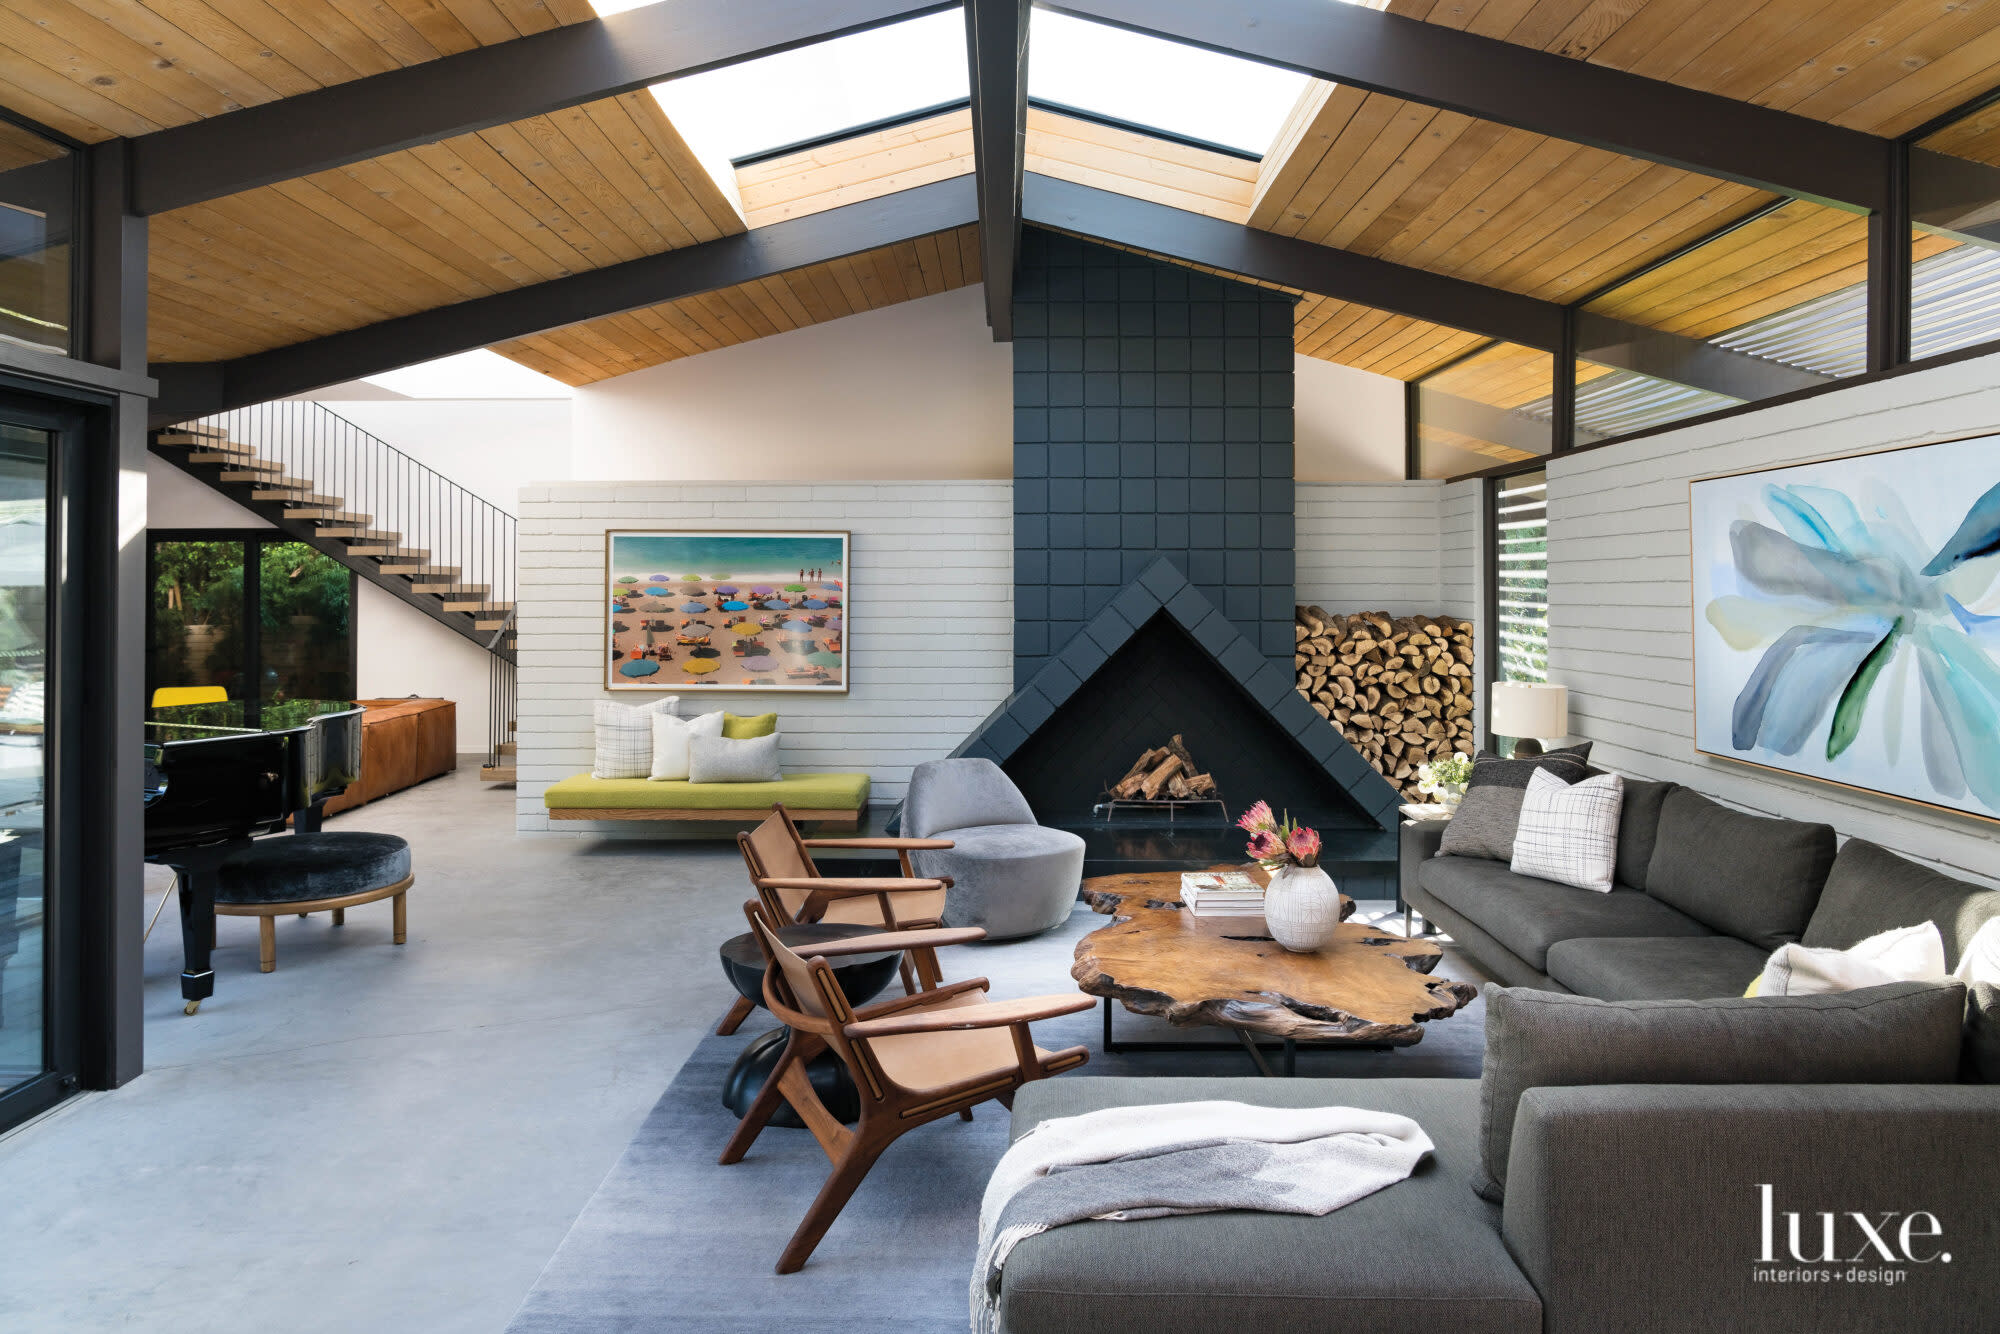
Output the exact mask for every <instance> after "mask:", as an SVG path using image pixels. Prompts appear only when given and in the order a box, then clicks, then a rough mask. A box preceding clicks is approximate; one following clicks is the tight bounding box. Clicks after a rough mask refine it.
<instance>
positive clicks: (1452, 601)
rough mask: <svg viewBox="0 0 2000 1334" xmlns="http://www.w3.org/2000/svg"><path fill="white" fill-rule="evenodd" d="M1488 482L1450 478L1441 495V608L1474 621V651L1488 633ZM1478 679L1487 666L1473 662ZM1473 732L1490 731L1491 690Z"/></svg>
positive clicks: (1482, 696)
mask: <svg viewBox="0 0 2000 1334" xmlns="http://www.w3.org/2000/svg"><path fill="white" fill-rule="evenodd" d="M1485 494H1486V493H1485V483H1483V482H1451V483H1449V484H1447V485H1446V486H1445V487H1444V489H1443V490H1442V492H1441V493H1440V495H1439V510H1440V518H1439V546H1438V610H1439V611H1441V612H1443V613H1444V614H1445V615H1446V616H1456V617H1458V618H1459V619H1460V620H1462V621H1471V622H1472V642H1473V645H1474V650H1473V651H1474V652H1475V653H1477V654H1484V653H1485V651H1486V636H1487V635H1489V634H1492V633H1493V632H1494V629H1495V627H1493V626H1490V625H1488V624H1487V623H1486V578H1487V575H1486V566H1487V563H1488V560H1489V553H1488V551H1487V549H1486V541H1485V537H1484V534H1483V532H1482V530H1483V528H1484V526H1485V523H1484V511H1485V507H1486V502H1485ZM1472 670H1473V675H1474V677H1475V679H1476V678H1477V677H1478V675H1479V673H1480V672H1481V671H1482V670H1483V668H1481V667H1480V666H1479V664H1478V662H1477V661H1475V662H1474V664H1473V669H1472ZM1472 734H1473V736H1475V737H1478V738H1481V739H1482V740H1483V739H1484V737H1485V735H1486V692H1485V691H1483V690H1482V691H1480V692H1478V696H1477V698H1476V700H1475V702H1474V704H1473V707H1472Z"/></svg>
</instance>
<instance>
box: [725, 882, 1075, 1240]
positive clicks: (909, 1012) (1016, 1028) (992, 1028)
mask: <svg viewBox="0 0 2000 1334" xmlns="http://www.w3.org/2000/svg"><path fill="white" fill-rule="evenodd" d="M750 919H751V930H752V931H754V932H755V933H756V935H757V939H758V941H759V942H760V943H761V944H762V946H763V948H764V951H765V956H766V958H767V959H768V960H769V961H770V966H769V967H767V968H766V970H765V972H764V1004H765V1005H766V1006H767V1007H768V1008H769V1009H770V1011H771V1013H772V1014H774V1015H776V1016H777V1018H778V1019H779V1021H780V1022H782V1023H783V1024H785V1025H786V1027H787V1028H788V1029H789V1030H790V1037H789V1039H788V1040H787V1042H786V1043H785V1050H784V1053H783V1055H781V1056H780V1057H779V1058H778V1065H777V1068H776V1069H775V1070H773V1071H772V1073H771V1078H770V1079H769V1080H768V1081H766V1083H765V1085H764V1088H763V1091H762V1092H761V1093H759V1094H758V1095H757V1100H756V1101H755V1102H754V1103H752V1104H751V1105H750V1110H749V1111H748V1112H746V1113H744V1115H743V1120H742V1121H741V1122H740V1123H739V1124H738V1125H737V1127H736V1133H735V1134H734V1135H732V1136H731V1137H730V1140H729V1146H728V1147H727V1148H725V1149H724V1150H723V1151H722V1162H723V1163H724V1164H729V1163H734V1162H738V1161H740V1160H741V1159H742V1157H743V1155H744V1154H745V1153H746V1152H748V1150H749V1148H750V1146H751V1144H753V1143H754V1142H755V1141H756V1139H757V1133H758V1132H759V1131H760V1130H762V1129H763V1128H764V1123H765V1122H766V1121H767V1120H769V1119H770V1116H771V1113H772V1112H774V1111H776V1110H777V1106H778V1100H779V1099H780V1098H783V1099H784V1100H785V1101H787V1102H789V1103H791V1105H792V1109H793V1110H794V1111H796V1112H797V1113H798V1114H799V1119H800V1120H802V1121H804V1122H805V1123H806V1127H807V1129H809V1130H811V1131H812V1134H813V1138H814V1139H816V1140H818V1141H819V1146H820V1148H821V1149H823V1150H824V1151H825V1152H826V1156H827V1157H828V1158H830V1159H831V1160H832V1161H833V1171H832V1172H831V1173H830V1174H829V1175H828V1176H827V1179H826V1184H825V1185H823V1186H821V1187H820V1191H819V1195H818V1197H817V1198H815V1199H814V1200H813V1202H812V1207H811V1208H810V1209H808V1210H806V1216H805V1219H804V1221H802V1222H801V1223H800V1224H799V1228H798V1231H796V1232H794V1233H793V1234H792V1239H791V1241H790V1242H789V1243H788V1244H787V1245H786V1247H785V1249H784V1253H783V1254H781V1255H780V1256H779V1257H778V1265H777V1270H778V1272H779V1273H780V1274H791V1273H796V1272H797V1271H798V1270H799V1268H800V1267H802V1266H803V1265H804V1264H805V1262H806V1260H807V1258H808V1257H810V1256H811V1255H812V1253H813V1248H814V1247H816V1246H818V1245H819V1242H820V1238H821V1237H823V1236H825V1235H826V1230H827V1228H829V1227H831V1226H832V1225H833V1220H834V1219H835V1218H838V1217H839V1216H840V1211H841V1209H842V1208H844V1207H845V1206H846V1204H847V1201H848V1198H849V1197H850V1196H852V1195H853V1194H854V1188H855V1187H856V1186H858V1185H860V1184H861V1179H862V1178H863V1177H865V1176H867V1175H868V1169H869V1168H871V1167H873V1166H874V1165H875V1160H876V1159H877V1158H878V1157H880V1156H881V1154H882V1151H883V1150H884V1149H886V1148H888V1147H889V1145H890V1144H891V1143H893V1142H894V1141H895V1140H896V1139H897V1138H899V1137H900V1136H901V1135H902V1134H903V1132H905V1131H907V1130H910V1129H912V1128H913V1127H916V1126H920V1125H923V1124H924V1123H925V1122H927V1121H935V1120H937V1119H938V1118H940V1117H945V1116H950V1115H952V1114H953V1113H958V1114H959V1115H961V1116H963V1117H964V1118H965V1119H966V1120H968V1121H969V1120H971V1119H972V1109H973V1108H974V1107H976V1106H977V1105H979V1104H980V1103H982V1102H985V1101H987V1100H988V1099H994V1100H997V1101H998V1102H999V1103H1000V1104H1001V1106H1003V1107H1008V1108H1012V1107H1013V1105H1014V1090H1015V1089H1017V1088H1019V1087H1021V1085H1023V1084H1025V1083H1027V1082H1028V1081H1030V1080H1034V1079H1044V1078H1047V1077H1048V1076H1049V1075H1053V1074H1058V1073H1060V1072H1062V1071H1064V1070H1073V1069H1075V1068H1076V1067H1077V1066H1080V1065H1082V1064H1083V1063H1084V1062H1085V1061H1086V1060H1088V1059H1089V1056H1090V1053H1089V1052H1088V1051H1086V1050H1085V1049H1084V1048H1082V1047H1067V1048H1065V1049H1063V1050H1062V1051H1053V1052H1052V1051H1046V1050H1044V1049H1043V1048H1041V1047H1038V1046H1036V1045H1035V1042H1034V1038H1033V1036H1032V1035H1031V1034H1030V1033H1029V1031H1028V1025H1029V1024H1030V1023H1033V1022H1034V1021H1035V1020H1038V1019H1052V1018H1055V1017H1056V1016H1057V1015H1064V1014H1075V1013H1078V1012H1080V1011H1083V1010H1087V1009H1089V1008H1090V1007H1091V1006H1092V1005H1093V1004H1095V1001H1094V1000H1093V999H1092V998H1091V997H1089V996H1084V995H1079V994H1069V995H1060V996H1032V997H1027V998H1024V999H1021V1000H1010V1001H989V1000H987V999H986V979H985V978H983V977H975V978H969V979H967V980H965V981H963V982H952V983H948V984H946V985H944V986H940V987H937V988H935V989H933V990H929V991H920V992H918V993H916V994H915V995H912V996H900V997H897V998H896V999H895V1000H888V1001H877V1002H876V1003H875V1004H873V1005H865V1006H863V1007H861V1008H860V1009H858V1010H856V1009H853V1008H851V1007H850V1006H849V1005H848V1003H847V998H846V996H844V995H843V994H842V993H841V990H840V983H839V982H838V980H837V979H836V978H835V977H834V972H833V969H832V967H830V966H829V965H828V963H827V960H829V959H834V958H840V957H843V956H847V955H853V954H871V953H876V952H879V951H882V950H892V949H903V950H914V949H920V948H921V949H926V950H930V949H936V948H937V947H938V946H941V945H959V944H965V943H968V942H970V941H974V940H978V939H980V938H981V937H983V936H984V935H985V934H986V933H985V932H984V931H982V930H980V929H979V928H978V927H959V928H950V927H946V928H940V929H936V930H926V931H893V932H884V933H882V934H881V935H876V936H857V937H853V938H851V939H848V940H833V941H824V942H820V943H817V944H813V945H809V946H805V947H803V948H802V949H800V950H797V951H794V950H791V949H788V948H786V947H785V945H784V943H783V942H782V941H780V940H779V939H778V937H777V935H776V934H775V932H774V931H773V929H772V927H771V924H770V921H769V919H768V918H767V917H766V915H765V913H764V911H763V909H762V907H761V905H757V906H753V908H752V910H751V913H750ZM828 1048H831V1049H832V1050H833V1051H834V1052H835V1053H837V1054H838V1055H839V1057H840V1059H841V1060H843V1061H845V1062H846V1063H847V1068H848V1071H849V1073H851V1074H852V1075H853V1076H854V1083H855V1087H856V1088H857V1089H858V1090H859V1092H860V1095H861V1119H860V1121H859V1123H858V1124H857V1125H856V1126H855V1128H854V1129H852V1130H849V1129H848V1128H847V1127H846V1126H844V1125H842V1124H841V1123H840V1122H839V1121H837V1120H835V1119H834V1117H833V1115H832V1114H831V1113H829V1112H828V1111H827V1110H826V1108H825V1106H824V1105H823V1104H822V1103H821V1102H820V1100H819V1097H818V1095H816V1094H815V1093H814V1092H813V1088H812V1083H811V1081H810V1080H808V1079H807V1078H806V1063H807V1062H808V1061H810V1060H812V1059H813V1057H815V1056H817V1055H819V1054H820V1053H821V1052H823V1051H825V1050H827V1049H828Z"/></svg>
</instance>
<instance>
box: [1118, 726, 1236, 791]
mask: <svg viewBox="0 0 2000 1334" xmlns="http://www.w3.org/2000/svg"><path fill="white" fill-rule="evenodd" d="M1105 795H1106V796H1108V797H1110V798H1111V799H1112V800H1114V801H1194V800H1200V799H1206V798H1210V797H1213V796H1214V795H1215V779H1214V778H1213V777H1211V776H1210V775H1208V774H1205V773H1203V772H1202V771H1201V768H1200V766H1198V765H1197V764H1196V763H1195V762H1194V756H1192V755H1190V754H1188V748H1187V744H1186V743H1185V742H1183V741H1182V740H1181V737H1180V733H1178V732H1176V733H1175V734H1174V739H1173V740H1172V741H1169V742H1168V743H1167V744H1166V745H1164V746H1154V747H1153V748H1152V749H1151V750H1149V751H1147V752H1146V753H1145V754H1143V755H1141V756H1140V757H1139V758H1138V759H1137V760H1136V761H1134V762H1133V764H1132V768H1131V769H1130V770H1129V771H1128V772H1127V773H1126V775H1125V776H1124V777H1123V778H1121V779H1119V780H1118V781H1117V782H1115V783H1113V784H1112V785H1111V786H1110V787H1109V788H1108V789H1107V790H1106V792H1105Z"/></svg>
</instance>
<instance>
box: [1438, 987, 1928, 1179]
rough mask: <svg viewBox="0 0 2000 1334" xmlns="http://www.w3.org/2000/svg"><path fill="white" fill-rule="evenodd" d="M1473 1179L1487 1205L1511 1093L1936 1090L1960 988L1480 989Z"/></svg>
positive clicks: (1503, 1172) (1500, 1170)
mask: <svg viewBox="0 0 2000 1334" xmlns="http://www.w3.org/2000/svg"><path fill="white" fill-rule="evenodd" d="M1485 996H1486V1063H1485V1066H1484V1067H1483V1070H1482V1073H1481V1075H1480V1080H1479V1086H1480V1105H1479V1145H1480V1158H1481V1168H1480V1171H1479V1174H1478V1175H1477V1176H1476V1177H1475V1178H1474V1184H1473V1188H1474V1189H1475V1190H1476V1191H1478V1192H1479V1194H1480V1195H1481V1196H1482V1197H1483V1198H1485V1199H1489V1200H1498V1199H1499V1198H1500V1197H1501V1193H1502V1192H1503V1191H1504V1190H1505V1189H1506V1185H1507V1156H1508V1153H1509V1150H1510V1146H1511V1144H1512V1142H1513V1137H1514V1117H1515V1112H1516V1109H1517V1107H1518V1105H1519V1103H1520V1101H1521V1095H1522V1094H1523V1093H1525V1092H1526V1091H1527V1090H1529V1089H1531V1088H1551V1087H1553V1088H1563V1087H1573V1086H1576V1085H1584V1084H1948V1083H1951V1082H1952V1081H1953V1079H1954V1078H1955V1076H1956V1074H1957V1071H1958V1061H1959V1033H1960V1028H1961V1026H1962V1021H1963V1014H1964V1010H1965V988H1964V987H1962V986H1960V985H1959V984H1958V983H1956V982H1948V983H1944V984H1934V983H1924V982H1897V983H1894V984H1892V985H1889V986H1886V987H1869V988H1867V989H1866V990H1862V991H1842V992H1835V993H1831V994H1827V995H1821V996H1760V997H1756V998H1745V997H1738V998H1735V999H1732V1000H1656V1001H1646V1000H1638V1001H1602V1000H1597V999H1595V998H1594V997H1590V996H1559V995H1556V994H1555V993H1553V992H1547V991H1531V990H1528V989H1526V988H1514V987H1499V986H1493V985H1491V984H1489V985H1488V986H1487V988H1486V992H1485Z"/></svg>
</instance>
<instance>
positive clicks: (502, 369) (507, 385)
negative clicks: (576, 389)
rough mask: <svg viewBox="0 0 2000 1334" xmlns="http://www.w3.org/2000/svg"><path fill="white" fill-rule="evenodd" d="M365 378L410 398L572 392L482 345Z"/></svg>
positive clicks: (535, 395)
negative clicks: (474, 349) (481, 346)
mask: <svg viewBox="0 0 2000 1334" xmlns="http://www.w3.org/2000/svg"><path fill="white" fill-rule="evenodd" d="M366 378H367V381H368V383H369V384H373V385H380V386H381V387H382V388H384V389H389V390H393V391H395V392H396V393H399V394H406V395H408V396H409V397H411V398H568V397H570V395H571V392H572V391H571V389H570V387H569V386H568V385H566V384H564V383H563V382H562V381H561V380H557V379H554V378H552V377H550V376H547V375H543V374H542V373H541V372H540V371H532V370H529V369H528V368H527V367H526V366H523V365H522V364H521V363H520V362H518V361H509V360H508V359H507V358H506V357H503V356H501V355H500V354H499V353H498V352H489V351H487V350H486V349H485V348H480V349H479V350H478V351H476V352H461V353H459V354H458V355H456V356H451V357H439V358H438V359H437V360H436V361H425V362H420V363H418V364H417V365H415V366H405V367H403V368H402V369H401V370H397V371H384V372H382V374H380V375H370V376H368V377H366Z"/></svg>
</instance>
